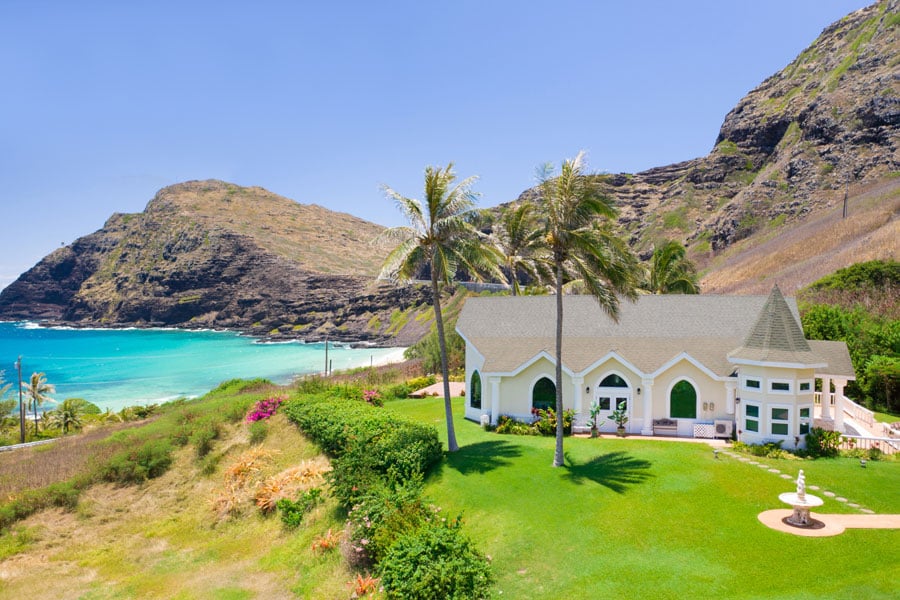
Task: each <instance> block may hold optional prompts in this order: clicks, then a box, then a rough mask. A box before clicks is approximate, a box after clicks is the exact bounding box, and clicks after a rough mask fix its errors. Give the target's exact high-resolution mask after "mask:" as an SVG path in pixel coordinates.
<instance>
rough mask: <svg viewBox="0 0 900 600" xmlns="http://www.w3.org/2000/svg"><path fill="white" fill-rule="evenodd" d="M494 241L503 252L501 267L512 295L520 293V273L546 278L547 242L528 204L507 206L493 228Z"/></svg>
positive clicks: (501, 252) (538, 278) (539, 278)
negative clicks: (513, 206)
mask: <svg viewBox="0 0 900 600" xmlns="http://www.w3.org/2000/svg"><path fill="white" fill-rule="evenodd" d="M494 242H495V244H496V246H497V249H498V250H499V251H500V254H502V255H503V270H504V271H505V274H506V278H507V281H509V283H510V287H511V289H512V295H513V296H518V295H519V294H520V293H521V290H520V288H519V277H518V274H519V273H523V274H525V275H526V276H528V277H530V278H531V279H533V280H541V279H543V280H546V279H548V278H549V276H550V271H549V268H548V266H549V260H548V259H549V256H548V255H547V245H546V243H545V241H544V235H543V233H542V232H541V229H540V227H539V226H538V221H537V218H536V217H535V215H534V207H533V206H532V205H531V204H526V203H522V204H520V205H519V206H517V207H515V208H512V207H509V208H506V209H505V210H504V211H503V212H502V213H501V214H500V219H499V222H498V223H497V225H496V226H495V227H494Z"/></svg>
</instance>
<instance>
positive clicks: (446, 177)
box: [380, 163, 502, 452]
mask: <svg viewBox="0 0 900 600" xmlns="http://www.w3.org/2000/svg"><path fill="white" fill-rule="evenodd" d="M476 180H477V177H468V178H466V179H463V180H462V181H460V182H458V183H455V182H456V174H455V173H454V172H453V163H450V164H449V165H447V167H446V168H443V169H441V168H435V167H427V168H426V169H425V196H424V201H421V202H420V201H419V200H415V199H412V198H407V197H405V196H403V195H401V194H399V193H397V192H395V191H394V190H392V189H391V188H390V187H388V186H383V190H384V192H385V195H387V197H388V198H390V199H391V200H393V201H394V203H395V204H396V205H397V208H398V209H399V210H400V212H401V213H403V216H404V217H405V218H406V220H407V221H408V222H409V225H408V226H402V227H394V228H392V229H388V230H387V231H385V232H384V233H383V234H382V236H383V237H385V238H387V239H393V240H396V241H399V244H398V245H397V246H396V247H395V248H394V249H393V250H392V251H391V253H390V254H389V255H388V257H387V259H385V262H384V265H383V266H382V270H381V275H380V277H381V278H385V279H399V280H401V281H409V280H410V279H413V278H414V277H415V276H416V274H417V273H419V272H420V271H421V270H423V269H428V270H429V271H430V275H431V292H432V295H433V304H434V322H435V326H436V327H437V334H438V345H439V346H440V353H441V375H442V377H443V380H444V412H445V414H446V418H447V444H448V447H449V451H450V452H455V451H456V450H458V449H459V445H458V444H457V443H456V433H455V431H454V428H453V413H452V411H451V408H452V407H451V404H450V374H449V369H448V367H447V340H446V337H445V335H444V319H443V315H442V313H441V289H442V287H443V286H444V285H447V284H449V283H451V282H452V280H453V277H454V276H455V275H456V273H457V271H459V270H460V269H464V270H465V271H466V272H468V273H469V275H470V276H472V277H476V278H478V277H480V274H481V273H491V274H492V275H496V276H498V277H502V274H501V273H500V270H499V268H498V267H497V264H498V257H497V253H496V250H494V249H493V248H492V247H491V246H490V245H488V244H486V243H484V236H483V235H482V234H480V233H479V232H478V230H476V229H475V227H474V226H473V225H472V221H471V220H470V218H469V217H470V216H471V213H472V211H473V209H474V206H475V200H476V198H477V194H476V193H475V192H473V191H472V185H473V184H474V183H475V181H476Z"/></svg>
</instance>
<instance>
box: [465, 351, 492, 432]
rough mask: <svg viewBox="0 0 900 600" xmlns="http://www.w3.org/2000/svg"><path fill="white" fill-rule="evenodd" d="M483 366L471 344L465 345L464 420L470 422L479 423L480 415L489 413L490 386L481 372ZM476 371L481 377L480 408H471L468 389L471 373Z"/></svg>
mask: <svg viewBox="0 0 900 600" xmlns="http://www.w3.org/2000/svg"><path fill="white" fill-rule="evenodd" d="M483 366H484V357H483V356H481V354H479V353H478V352H476V351H475V349H474V348H473V347H472V345H471V344H466V413H465V414H466V418H467V419H471V420H472V421H476V422H478V421H480V419H481V415H483V414H489V413H490V412H491V400H492V398H491V385H490V384H489V383H488V381H487V379H486V378H485V376H484V373H483V372H482V367H483ZM475 371H478V374H479V375H480V376H481V408H472V407H471V405H470V404H471V390H470V389H469V387H470V386H471V382H472V373H473V372H475Z"/></svg>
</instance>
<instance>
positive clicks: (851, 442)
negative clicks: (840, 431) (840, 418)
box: [840, 435, 900, 454]
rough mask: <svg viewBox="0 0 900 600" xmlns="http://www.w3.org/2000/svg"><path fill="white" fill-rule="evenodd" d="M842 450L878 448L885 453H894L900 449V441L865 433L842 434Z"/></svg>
mask: <svg viewBox="0 0 900 600" xmlns="http://www.w3.org/2000/svg"><path fill="white" fill-rule="evenodd" d="M840 448H841V450H853V449H854V448H859V449H860V450H871V449H872V448H877V449H879V450H881V451H882V452H883V453H884V454H894V453H896V452H897V451H898V450H900V441H898V440H893V439H891V438H883V437H869V436H864V435H842V436H841V445H840Z"/></svg>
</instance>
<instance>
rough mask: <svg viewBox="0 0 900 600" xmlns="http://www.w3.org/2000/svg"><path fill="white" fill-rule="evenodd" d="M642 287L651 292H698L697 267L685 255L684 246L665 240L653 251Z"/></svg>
mask: <svg viewBox="0 0 900 600" xmlns="http://www.w3.org/2000/svg"><path fill="white" fill-rule="evenodd" d="M644 287H645V289H646V290H647V291H648V292H650V293H651V294H699V293H700V283H699V282H698V280H697V269H696V267H695V266H694V263H693V262H691V260H690V259H688V258H687V257H686V256H685V249H684V246H682V245H681V244H679V243H678V242H676V241H675V240H667V241H666V242H665V243H663V244H662V245H660V246H658V247H657V248H656V249H655V250H654V251H653V257H652V258H651V259H650V270H649V273H648V277H647V281H646V283H645V286H644Z"/></svg>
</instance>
